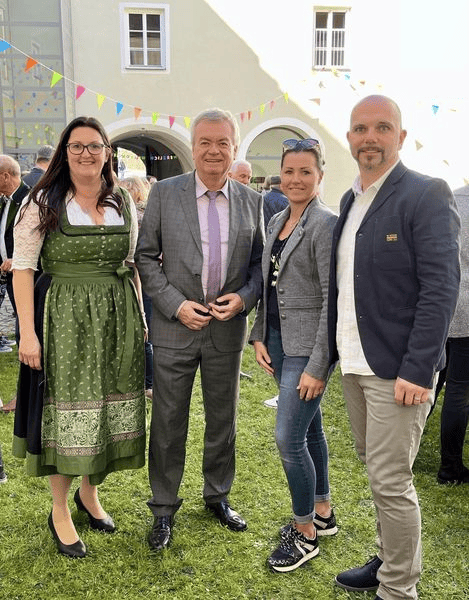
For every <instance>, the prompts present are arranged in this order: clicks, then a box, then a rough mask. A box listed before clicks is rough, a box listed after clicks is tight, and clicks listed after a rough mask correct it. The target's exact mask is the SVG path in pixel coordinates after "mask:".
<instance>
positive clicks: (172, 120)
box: [169, 116, 176, 127]
mask: <svg viewBox="0 0 469 600" xmlns="http://www.w3.org/2000/svg"><path fill="white" fill-rule="evenodd" d="M175 120H176V117H171V116H170V117H169V126H170V127H172V126H173V125H174V121H175Z"/></svg>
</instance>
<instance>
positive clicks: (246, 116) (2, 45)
mask: <svg viewBox="0 0 469 600" xmlns="http://www.w3.org/2000/svg"><path fill="white" fill-rule="evenodd" d="M9 49H13V50H16V52H19V53H20V54H22V55H23V56H24V57H25V59H26V62H25V66H24V71H25V72H28V71H30V70H31V69H32V68H33V67H36V66H39V67H42V68H43V69H46V70H47V71H49V72H50V73H51V78H50V87H51V88H53V87H54V86H56V85H57V84H58V83H59V81H61V80H62V79H63V80H64V81H67V82H68V83H70V84H72V85H73V86H74V87H75V99H76V100H78V99H79V98H81V96H83V94H84V93H85V92H88V93H90V94H94V95H95V96H96V102H97V105H98V109H101V107H102V106H103V104H104V102H105V101H106V100H107V101H109V102H113V103H114V104H115V108H116V115H120V114H121V113H122V111H123V110H124V108H131V109H133V113H134V117H135V119H136V120H138V119H139V118H140V117H141V115H142V113H145V114H150V115H151V120H152V123H153V125H154V124H156V122H157V121H158V119H159V118H160V117H166V118H167V119H168V121H169V126H170V128H171V127H172V126H173V125H174V123H175V121H176V119H182V121H183V123H184V125H185V127H186V128H187V129H189V127H190V124H191V117H188V116H185V115H170V114H164V113H160V112H156V111H151V110H146V109H143V108H141V107H140V106H134V105H132V104H124V103H123V102H120V101H119V100H116V99H115V98H111V97H110V96H106V95H104V94H101V93H100V92H96V91H95V90H91V89H89V88H86V87H85V86H84V85H81V84H79V83H77V82H76V81H73V80H72V79H69V78H68V77H65V76H64V75H62V74H61V73H58V72H57V71H55V70H54V69H51V68H50V67H48V66H47V65H45V64H43V63H41V62H40V61H38V60H36V59H35V58H33V57H32V56H29V55H28V54H26V53H25V52H23V51H22V50H20V49H19V48H17V47H16V46H14V45H13V44H11V43H10V42H7V41H6V40H4V39H2V38H0V53H2V52H5V51H6V50H9ZM281 98H283V100H284V101H285V102H286V103H288V100H289V98H288V93H287V92H284V93H283V94H282V95H281V96H277V97H276V98H274V99H272V100H269V101H268V102H266V103H263V104H260V105H259V106H258V107H256V108H255V109H250V110H246V111H243V112H241V113H237V114H236V115H235V116H236V117H238V118H239V119H240V120H241V122H244V121H245V120H248V121H250V120H251V119H252V117H253V115H254V113H255V112H256V111H258V112H259V113H260V115H263V114H264V112H265V109H266V107H267V106H268V107H269V108H270V110H272V109H273V108H274V107H275V105H276V102H277V101H278V100H279V99H281Z"/></svg>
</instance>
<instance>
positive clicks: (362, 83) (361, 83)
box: [358, 79, 366, 85]
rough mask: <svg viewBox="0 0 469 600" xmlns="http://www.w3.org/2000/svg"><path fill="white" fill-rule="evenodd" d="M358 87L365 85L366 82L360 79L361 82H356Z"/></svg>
mask: <svg viewBox="0 0 469 600" xmlns="http://www.w3.org/2000/svg"><path fill="white" fill-rule="evenodd" d="M358 83H359V84H360V85H365V83H366V81H365V80H364V79H362V80H361V81H359V82H358Z"/></svg>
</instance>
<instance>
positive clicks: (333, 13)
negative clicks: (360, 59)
mask: <svg viewBox="0 0 469 600" xmlns="http://www.w3.org/2000/svg"><path fill="white" fill-rule="evenodd" d="M347 14H348V9H346V8H337V9H336V8H334V9H324V8H321V9H316V10H315V11H314V48H313V67H314V68H315V69H319V68H325V69H333V68H338V69H340V68H347V63H346V45H345V38H346V21H347Z"/></svg>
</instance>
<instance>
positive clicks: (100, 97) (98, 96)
mask: <svg viewBox="0 0 469 600" xmlns="http://www.w3.org/2000/svg"><path fill="white" fill-rule="evenodd" d="M104 100H106V96H103V95H102V94H96V101H97V103H98V108H101V106H102V105H103V102H104Z"/></svg>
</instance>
